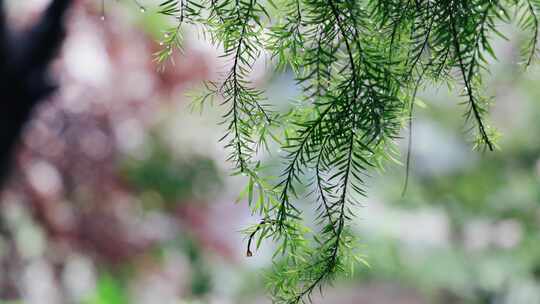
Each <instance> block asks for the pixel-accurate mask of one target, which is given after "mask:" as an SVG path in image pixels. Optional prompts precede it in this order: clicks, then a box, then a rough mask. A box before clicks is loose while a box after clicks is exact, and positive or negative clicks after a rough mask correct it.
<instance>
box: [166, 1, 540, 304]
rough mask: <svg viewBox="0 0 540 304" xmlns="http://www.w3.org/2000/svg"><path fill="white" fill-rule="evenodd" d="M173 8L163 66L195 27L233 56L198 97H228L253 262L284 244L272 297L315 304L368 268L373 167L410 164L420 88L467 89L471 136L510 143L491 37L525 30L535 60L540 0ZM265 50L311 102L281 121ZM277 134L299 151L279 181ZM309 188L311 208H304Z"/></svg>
mask: <svg viewBox="0 0 540 304" xmlns="http://www.w3.org/2000/svg"><path fill="white" fill-rule="evenodd" d="M159 11H160V13H161V14H164V15H167V16H172V17H174V19H175V20H176V22H177V23H176V24H175V26H174V27H173V28H171V29H170V30H168V31H167V32H166V33H165V36H164V39H163V44H164V46H163V50H162V51H161V52H159V54H157V58H158V60H159V61H165V60H167V58H169V56H170V54H171V53H172V52H173V51H174V50H175V49H177V48H180V46H181V31H182V27H183V26H184V25H186V24H192V25H196V26H197V27H199V28H201V29H202V30H201V31H202V32H203V33H204V34H205V35H207V37H208V38H209V39H211V40H212V41H213V42H214V43H216V44H217V45H220V46H221V47H222V48H223V49H224V55H223V56H224V57H225V58H227V59H228V60H229V61H230V65H228V67H227V68H226V70H225V71H223V77H222V78H221V79H219V80H216V81H209V82H207V83H206V85H205V87H206V90H205V93H203V94H202V96H201V97H200V98H198V99H197V100H196V102H199V103H205V102H207V101H208V100H211V99H214V98H217V100H219V101H221V105H222V107H223V109H224V115H223V121H222V123H223V126H224V129H225V134H224V136H223V138H222V141H223V142H224V145H225V147H226V149H227V150H228V151H229V153H230V157H229V159H230V161H231V163H232V164H233V165H234V167H235V173H237V174H244V175H246V176H247V177H248V179H249V182H248V185H247V189H246V191H245V195H246V196H247V198H248V201H249V203H250V206H251V208H252V210H253V212H254V213H256V214H257V215H259V216H260V218H261V220H260V221H259V222H258V223H257V224H256V225H254V226H253V227H251V228H249V229H247V236H248V244H247V255H248V256H251V255H252V254H253V251H254V250H255V247H258V246H259V244H260V243H261V242H262V241H263V240H266V239H269V240H273V241H274V242H275V243H277V250H276V253H275V255H274V260H275V263H274V268H275V269H274V271H273V272H272V274H270V277H269V279H268V287H269V291H270V292H271V294H272V297H273V300H274V302H275V303H303V302H309V300H310V296H311V295H312V293H313V292H314V291H316V290H318V289H320V288H322V286H324V285H326V284H327V283H329V282H330V281H331V280H333V279H334V278H335V277H336V275H338V274H348V273H350V272H351V271H352V269H353V268H354V266H355V264H357V263H358V262H360V263H365V261H364V260H363V258H362V257H361V256H360V255H358V252H357V250H356V249H355V245H356V244H357V243H358V240H356V239H355V236H354V234H353V233H352V232H351V222H352V219H353V218H354V217H355V214H354V212H353V210H355V208H354V206H355V205H357V204H358V202H359V200H361V199H362V198H364V197H365V196H366V193H367V192H366V191H367V190H366V188H365V181H366V178H367V177H368V175H369V172H371V171H372V170H375V169H377V168H381V167H382V166H383V165H384V163H385V162H387V161H388V160H393V159H395V158H396V157H398V155H397V154H398V153H397V149H396V147H395V140H396V139H397V138H398V136H399V134H400V131H401V130H402V128H404V127H406V125H407V124H409V123H410V121H411V119H412V112H413V110H414V104H415V99H416V98H415V97H416V93H417V91H418V90H419V88H422V87H424V86H426V85H428V84H429V85H441V84H443V83H453V84H456V85H457V86H458V88H460V91H461V97H460V100H459V103H461V104H462V107H463V111H464V123H465V124H466V125H467V126H468V127H467V129H468V130H469V132H468V133H467V134H468V135H467V136H471V138H472V139H473V140H474V147H475V148H478V149H485V150H494V149H495V148H496V142H495V140H496V137H497V133H496V132H495V131H494V129H492V128H491V127H490V126H489V124H488V121H487V120H488V119H487V114H488V110H489V105H490V102H491V98H490V97H489V96H486V94H485V92H484V88H483V85H482V75H483V74H485V72H487V71H488V59H489V57H492V58H495V57H496V55H495V53H494V50H493V48H492V46H491V43H492V41H493V39H494V38H495V37H496V36H500V37H502V38H504V36H503V35H502V34H501V32H500V31H499V30H498V27H499V26H500V25H501V24H504V23H510V22H515V24H517V25H518V26H519V27H520V28H521V29H522V30H523V31H524V32H526V33H527V34H528V36H529V40H528V42H527V43H525V44H524V46H523V54H522V61H523V65H524V66H527V65H530V64H531V63H532V62H534V61H535V59H536V55H537V40H538V24H539V17H540V1H537V0H277V1H271V0H267V1H262V0H200V1H199V0H167V1H162V3H161V5H160V6H159ZM263 53H266V54H268V53H269V54H271V55H272V56H271V58H272V62H273V63H274V66H275V67H276V69H277V70H278V71H282V70H285V69H290V70H291V71H293V72H294V74H295V77H296V81H297V85H298V86H299V87H300V88H301V90H302V93H303V94H302V96H301V97H300V100H296V101H292V102H295V103H299V104H300V105H301V106H299V107H295V108H294V110H291V111H290V112H288V113H277V112H275V111H273V110H272V107H271V106H270V105H268V102H267V101H266V100H265V94H264V92H263V91H262V90H261V89H259V88H256V87H255V85H254V84H253V83H251V82H250V73H251V71H252V68H253V66H254V64H255V61H256V60H257V58H259V57H260V56H261V55H262V54H263ZM278 133H279V134H285V136H283V137H280V136H277V135H276V134H278ZM270 140H276V141H277V142H278V143H279V144H280V145H281V149H283V150H284V151H286V155H285V156H284V157H283V161H284V163H285V165H284V167H283V170H282V173H281V175H280V176H279V177H277V178H270V177H268V176H267V175H266V174H264V173H262V172H265V171H264V170H263V169H262V168H263V167H264V165H265V164H264V163H261V161H260V159H261V158H260V157H259V156H260V153H263V151H264V149H265V148H268V146H269V141H270ZM305 193H308V196H307V197H308V198H309V199H308V202H310V204H309V205H308V206H302V208H301V207H300V206H298V202H297V201H298V197H299V196H301V195H302V196H304V195H305ZM303 208H313V209H314V210H316V212H317V217H316V222H315V223H306V222H305V219H304V218H303V213H302V210H303ZM313 224H315V225H313ZM307 226H309V227H314V226H315V227H316V228H315V230H313V229H311V230H310V229H308V228H307Z"/></svg>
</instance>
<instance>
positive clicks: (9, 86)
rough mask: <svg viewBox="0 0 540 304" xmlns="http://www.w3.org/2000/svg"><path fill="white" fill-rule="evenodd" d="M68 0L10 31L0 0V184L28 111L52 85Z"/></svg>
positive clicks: (25, 121)
mask: <svg viewBox="0 0 540 304" xmlns="http://www.w3.org/2000/svg"><path fill="white" fill-rule="evenodd" d="M71 2H72V1H71V0H53V2H52V3H51V5H50V6H49V7H48V8H47V10H46V11H45V13H44V14H43V16H42V17H41V18H40V20H38V22H36V24H35V25H33V26H32V27H30V28H29V29H27V30H25V31H22V32H20V33H14V32H13V31H11V30H10V29H9V26H8V25H7V24H6V17H5V14H4V10H3V0H0V102H1V103H3V104H2V106H1V107H0V186H1V184H2V182H3V181H4V179H5V178H6V176H7V174H8V172H9V169H10V163H11V158H12V153H13V150H14V147H15V146H16V144H17V143H18V142H19V139H20V136H21V133H22V130H23V128H24V126H25V125H26V123H27V122H28V120H29V119H30V114H31V112H32V110H33V109H34V108H35V106H36V105H37V104H39V102H40V101H41V100H43V98H45V97H47V96H48V95H50V94H51V93H52V92H53V91H54V88H55V85H54V82H53V81H52V80H51V79H50V76H49V73H48V67H49V64H50V63H51V61H52V60H53V59H54V57H55V55H56V53H57V51H58V49H59V48H60V45H61V44H62V41H63V39H64V36H65V27H64V19H65V15H66V11H67V9H68V7H69V6H70V4H71Z"/></svg>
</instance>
